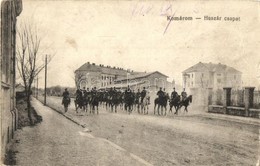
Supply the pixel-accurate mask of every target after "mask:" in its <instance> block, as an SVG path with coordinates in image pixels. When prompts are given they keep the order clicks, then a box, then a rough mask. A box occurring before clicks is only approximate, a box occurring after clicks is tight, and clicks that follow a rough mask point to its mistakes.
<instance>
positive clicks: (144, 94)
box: [141, 87, 147, 103]
mask: <svg viewBox="0 0 260 166" xmlns="http://www.w3.org/2000/svg"><path fill="white" fill-rule="evenodd" d="M146 93H147V91H146V90H145V87H143V90H142V92H141V102H142V103H143V101H144V98H145V96H146Z"/></svg>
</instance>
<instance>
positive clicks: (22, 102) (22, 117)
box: [4, 97, 42, 165]
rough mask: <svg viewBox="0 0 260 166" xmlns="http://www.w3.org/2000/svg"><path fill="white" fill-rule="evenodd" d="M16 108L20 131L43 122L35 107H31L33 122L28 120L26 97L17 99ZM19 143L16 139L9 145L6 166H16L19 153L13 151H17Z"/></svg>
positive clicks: (5, 160)
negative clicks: (16, 147)
mask: <svg viewBox="0 0 260 166" xmlns="http://www.w3.org/2000/svg"><path fill="white" fill-rule="evenodd" d="M16 108H17V110H18V129H22V128H23V127H26V126H35V125H36V124H38V123H40V122H41V121H42V117H41V116H40V115H38V114H37V112H36V110H35V109H34V108H33V107H31V113H32V122H30V120H29V118H28V110H27V103H26V99H25V97H20V98H17V99H16ZM18 143H19V140H17V138H14V139H13V140H11V141H10V143H9V144H8V145H7V148H6V153H5V159H4V164H5V165H16V158H15V155H16V153H18V151H15V150H13V149H15V148H14V147H15V146H16V144H18Z"/></svg>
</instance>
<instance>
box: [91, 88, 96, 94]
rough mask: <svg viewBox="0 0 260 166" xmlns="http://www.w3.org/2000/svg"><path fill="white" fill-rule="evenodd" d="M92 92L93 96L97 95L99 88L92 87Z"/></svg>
mask: <svg viewBox="0 0 260 166" xmlns="http://www.w3.org/2000/svg"><path fill="white" fill-rule="evenodd" d="M91 94H92V95H93V96H95V95H96V94H97V88H96V87H94V88H93V89H92V91H91Z"/></svg>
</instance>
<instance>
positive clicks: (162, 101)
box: [154, 94, 170, 115]
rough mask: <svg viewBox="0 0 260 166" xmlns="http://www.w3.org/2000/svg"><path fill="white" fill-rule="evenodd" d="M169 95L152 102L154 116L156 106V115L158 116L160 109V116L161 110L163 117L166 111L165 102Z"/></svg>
mask: <svg viewBox="0 0 260 166" xmlns="http://www.w3.org/2000/svg"><path fill="white" fill-rule="evenodd" d="M169 98H170V97H169V95H168V94H165V95H163V96H161V97H158V98H156V99H155V100H154V114H155V110H156V106H158V107H157V111H158V115H160V112H159V109H160V108H161V115H163V109H164V110H165V113H164V115H166V111H167V102H168V100H169Z"/></svg>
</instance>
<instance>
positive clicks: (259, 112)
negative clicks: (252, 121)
mask: <svg viewBox="0 0 260 166" xmlns="http://www.w3.org/2000/svg"><path fill="white" fill-rule="evenodd" d="M249 117H253V118H258V119H260V109H253V108H250V109H249Z"/></svg>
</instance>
